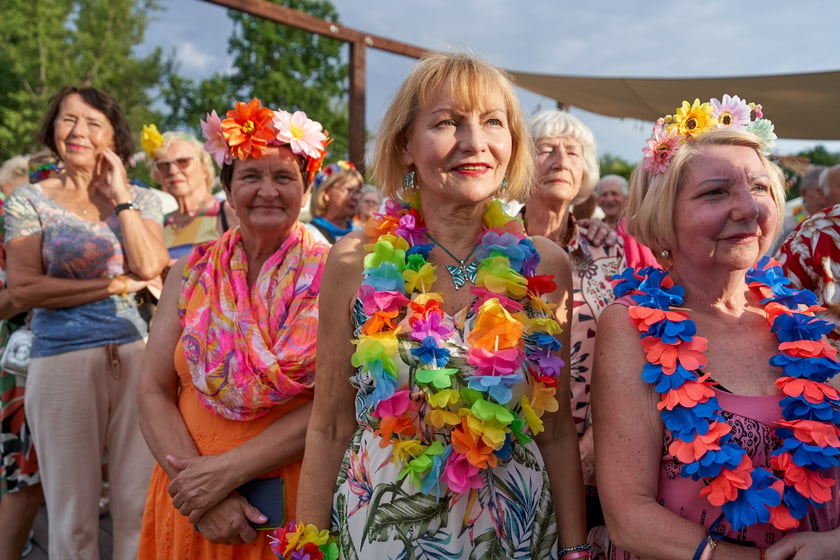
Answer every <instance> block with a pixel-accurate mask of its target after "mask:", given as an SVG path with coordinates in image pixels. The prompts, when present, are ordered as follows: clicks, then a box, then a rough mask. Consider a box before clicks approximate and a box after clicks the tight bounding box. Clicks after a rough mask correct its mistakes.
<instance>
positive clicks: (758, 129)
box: [642, 95, 776, 175]
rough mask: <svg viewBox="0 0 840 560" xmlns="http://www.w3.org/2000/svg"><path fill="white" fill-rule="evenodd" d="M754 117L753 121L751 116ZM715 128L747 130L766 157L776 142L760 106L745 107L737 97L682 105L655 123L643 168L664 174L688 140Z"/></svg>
mask: <svg viewBox="0 0 840 560" xmlns="http://www.w3.org/2000/svg"><path fill="white" fill-rule="evenodd" d="M753 113H755V120H752V119H751V115H752V114H753ZM716 128H733V129H739V130H748V131H750V132H752V133H754V134H755V135H756V136H758V137H759V138H761V140H762V142H763V143H764V146H765V148H766V150H767V153H768V154H769V150H770V148H772V146H773V144H774V142H775V141H776V134H775V133H774V132H773V123H772V122H770V121H769V120H768V119H765V118H763V114H762V108H761V105H756V104H755V103H747V102H746V101H744V100H742V99H741V98H740V97H738V96H737V95H734V96H729V95H724V96H723V100H718V99H711V100H709V101H708V102H706V103H700V100H699V99H695V100H694V103H689V102H688V101H683V102H682V105H681V106H680V107H678V108H677V110H676V111H675V112H674V114H673V115H666V116H665V117H663V118H660V119H659V120H657V121H656V124H655V125H654V126H653V134H652V136H651V138H650V139H649V140H648V141H647V144H646V146H645V147H644V148H643V149H642V152H643V153H644V159H643V162H642V163H643V167H644V169H645V170H647V171H649V172H650V173H653V174H654V175H661V174H662V173H665V170H666V169H668V166H669V165H670V164H671V160H672V159H673V158H674V154H676V153H677V150H679V149H680V147H681V146H682V145H683V144H684V143H685V142H686V140H688V139H689V138H692V137H695V136H697V135H699V134H702V133H703V132H707V131H709V130H713V129H716Z"/></svg>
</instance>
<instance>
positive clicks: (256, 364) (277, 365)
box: [178, 223, 329, 420]
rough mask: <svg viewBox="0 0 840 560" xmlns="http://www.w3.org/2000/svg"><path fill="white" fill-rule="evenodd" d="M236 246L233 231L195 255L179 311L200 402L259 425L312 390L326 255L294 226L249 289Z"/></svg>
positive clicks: (237, 241)
mask: <svg viewBox="0 0 840 560" xmlns="http://www.w3.org/2000/svg"><path fill="white" fill-rule="evenodd" d="M241 239H242V235H241V234H240V232H239V228H233V229H231V230H229V231H227V232H226V233H225V234H224V235H222V237H221V238H220V239H218V240H216V241H213V242H209V243H204V244H201V245H197V246H196V247H195V248H194V249H193V252H192V253H191V254H190V257H189V259H188V261H187V264H186V266H185V268H184V286H183V290H182V292H181V299H180V302H179V306H178V308H179V314H180V317H181V325H182V326H183V334H182V340H183V343H184V349H185V352H186V359H187V364H188V366H189V370H190V374H191V376H192V381H193V383H194V384H195V387H196V389H197V390H198V394H199V397H200V398H201V401H202V403H204V405H205V406H206V407H207V408H209V409H210V410H212V411H213V412H215V413H216V414H218V415H220V416H223V417H225V418H229V419H231V420H251V419H254V418H259V417H260V416H262V415H264V414H265V413H267V412H268V411H269V410H270V409H271V408H272V407H274V406H276V405H278V404H281V403H284V402H286V401H288V400H289V399H291V398H293V397H295V396H297V395H299V394H301V393H302V392H305V391H308V390H311V389H312V386H313V380H314V375H315V338H316V334H317V330H318V306H317V303H318V293H319V292H320V288H321V273H322V271H323V266H324V261H325V259H326V255H327V251H328V250H329V248H328V247H327V246H326V245H323V244H321V243H319V242H317V241H315V240H314V239H313V237H312V235H311V234H310V233H309V231H308V230H307V229H306V228H305V227H304V226H303V225H302V224H300V223H297V224H295V226H294V227H293V228H292V231H291V232H290V233H289V236H288V237H287V238H286V240H285V241H283V244H282V245H281V247H280V248H279V249H278V250H277V252H276V253H274V254H273V255H272V256H271V257H270V258H269V259H268V260H267V261H266V262H265V264H264V265H263V267H262V270H261V271H260V274H259V277H258V278H257V280H256V282H255V283H254V285H253V286H249V285H248V261H247V258H246V256H245V250H244V249H243V247H242V243H241V242H240V241H241Z"/></svg>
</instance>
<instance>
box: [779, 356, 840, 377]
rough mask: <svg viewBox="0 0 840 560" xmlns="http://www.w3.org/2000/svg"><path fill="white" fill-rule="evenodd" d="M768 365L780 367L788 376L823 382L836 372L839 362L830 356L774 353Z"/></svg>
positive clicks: (839, 366)
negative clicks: (805, 356) (808, 356)
mask: <svg viewBox="0 0 840 560" xmlns="http://www.w3.org/2000/svg"><path fill="white" fill-rule="evenodd" d="M770 365H772V366H776V367H780V368H782V369H783V370H784V372H785V375H787V376H788V377H798V378H805V379H810V380H811V381H817V382H819V383H825V382H826V381H828V380H829V379H831V378H832V377H834V376H835V375H836V374H837V373H838V372H840V363H838V362H837V361H835V360H833V359H831V358H802V357H798V356H788V355H787V354H776V355H775V356H773V357H772V358H770Z"/></svg>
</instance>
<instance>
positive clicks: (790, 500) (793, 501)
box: [782, 486, 816, 519]
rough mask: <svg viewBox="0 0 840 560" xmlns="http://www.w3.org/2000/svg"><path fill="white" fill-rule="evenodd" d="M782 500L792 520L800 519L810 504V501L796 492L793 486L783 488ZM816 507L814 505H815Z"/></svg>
mask: <svg viewBox="0 0 840 560" xmlns="http://www.w3.org/2000/svg"><path fill="white" fill-rule="evenodd" d="M782 500H783V501H784V502H785V505H786V506H787V507H788V511H790V515H791V516H792V517H793V518H794V519H802V518H803V517H805V515H806V514H807V513H808V507H809V505H810V504H811V503H812V501H811V500H809V499H808V498H806V497H805V496H803V495H802V494H800V493H799V492H797V491H796V488H794V487H793V486H785V489H784V491H783V492H782ZM815 505H816V504H815Z"/></svg>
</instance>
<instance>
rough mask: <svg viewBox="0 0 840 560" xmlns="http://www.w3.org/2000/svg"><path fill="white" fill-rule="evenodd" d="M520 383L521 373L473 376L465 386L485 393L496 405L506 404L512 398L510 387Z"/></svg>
mask: <svg viewBox="0 0 840 560" xmlns="http://www.w3.org/2000/svg"><path fill="white" fill-rule="evenodd" d="M520 381H522V374H521V373H510V374H507V375H473V376H471V377H470V378H469V381H468V383H467V385H468V386H469V388H470V389H475V390H476V391H481V392H482V393H487V394H489V395H490V397H491V398H492V399H493V400H494V401H495V402H497V403H501V404H506V403H508V402H509V401H510V400H511V399H512V398H513V391H511V387H513V386H514V385H516V384H517V383H519V382H520Z"/></svg>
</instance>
